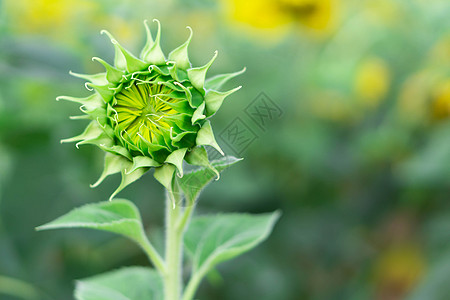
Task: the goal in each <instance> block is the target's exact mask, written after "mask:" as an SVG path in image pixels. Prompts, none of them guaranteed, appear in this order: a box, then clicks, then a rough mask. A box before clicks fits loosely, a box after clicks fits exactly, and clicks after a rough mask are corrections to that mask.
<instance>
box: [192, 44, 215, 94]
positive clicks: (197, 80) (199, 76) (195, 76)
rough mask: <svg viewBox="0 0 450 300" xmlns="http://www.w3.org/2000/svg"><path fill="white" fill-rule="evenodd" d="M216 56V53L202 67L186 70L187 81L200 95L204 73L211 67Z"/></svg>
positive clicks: (203, 85)
mask: <svg viewBox="0 0 450 300" xmlns="http://www.w3.org/2000/svg"><path fill="white" fill-rule="evenodd" d="M217 54H218V52H217V51H216V52H215V53H214V56H213V58H212V59H211V60H210V61H209V62H208V63H207V64H206V65H204V66H203V67H199V68H191V69H188V70H187V75H188V78H189V81H190V82H191V83H192V85H193V86H194V87H195V88H196V89H197V90H199V91H200V92H202V93H204V88H205V78H206V72H208V69H209V68H210V67H211V65H212V63H213V62H214V60H216V57H217Z"/></svg>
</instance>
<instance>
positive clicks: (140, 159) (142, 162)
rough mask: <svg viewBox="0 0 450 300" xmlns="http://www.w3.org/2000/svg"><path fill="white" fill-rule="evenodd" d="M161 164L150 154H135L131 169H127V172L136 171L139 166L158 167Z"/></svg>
mask: <svg viewBox="0 0 450 300" xmlns="http://www.w3.org/2000/svg"><path fill="white" fill-rule="evenodd" d="M159 166H161V164H160V163H159V162H157V161H156V160H154V159H152V158H150V157H148V156H135V157H133V166H132V167H131V168H130V170H127V173H131V172H134V171H135V170H137V169H139V168H152V167H153V168H156V167H159Z"/></svg>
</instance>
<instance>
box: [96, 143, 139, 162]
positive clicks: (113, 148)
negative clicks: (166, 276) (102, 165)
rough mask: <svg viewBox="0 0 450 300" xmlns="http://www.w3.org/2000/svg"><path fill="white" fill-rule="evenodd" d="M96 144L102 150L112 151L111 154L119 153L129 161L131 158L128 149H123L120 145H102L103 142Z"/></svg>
mask: <svg viewBox="0 0 450 300" xmlns="http://www.w3.org/2000/svg"><path fill="white" fill-rule="evenodd" d="M98 146H99V147H100V149H102V150H103V151H106V152H109V153H112V154H116V155H121V156H123V157H126V158H128V159H129V160H130V161H131V160H132V159H133V157H132V156H131V154H130V152H128V150H127V149H125V148H124V147H122V146H118V145H114V146H109V145H104V144H100V145H98Z"/></svg>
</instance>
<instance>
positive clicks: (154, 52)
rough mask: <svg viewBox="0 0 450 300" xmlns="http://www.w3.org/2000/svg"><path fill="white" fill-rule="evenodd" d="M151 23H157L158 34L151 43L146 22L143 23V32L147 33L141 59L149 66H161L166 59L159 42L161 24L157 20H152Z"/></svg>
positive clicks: (150, 35)
mask: <svg viewBox="0 0 450 300" xmlns="http://www.w3.org/2000/svg"><path fill="white" fill-rule="evenodd" d="M153 22H156V23H158V32H157V34H156V38H155V40H154V41H153V39H152V34H151V31H150V28H149V27H148V24H147V21H144V25H145V30H146V32H147V44H146V45H145V46H144V49H143V51H142V54H141V58H142V59H143V60H144V61H146V62H148V63H151V64H155V65H163V64H165V63H166V58H165V56H164V53H163V52H162V50H161V45H160V40H161V23H160V22H159V20H157V19H154V20H153Z"/></svg>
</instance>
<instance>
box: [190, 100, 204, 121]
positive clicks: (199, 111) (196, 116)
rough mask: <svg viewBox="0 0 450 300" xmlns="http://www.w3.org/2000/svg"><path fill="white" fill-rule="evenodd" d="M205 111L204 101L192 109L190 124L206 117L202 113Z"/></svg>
mask: <svg viewBox="0 0 450 300" xmlns="http://www.w3.org/2000/svg"><path fill="white" fill-rule="evenodd" d="M204 113H205V102H203V103H202V104H200V106H199V107H198V108H197V109H196V110H195V111H194V114H193V115H192V119H191V120H192V121H191V122H192V125H194V124H195V123H196V122H197V121H198V120H203V119H205V118H206V116H205V115H204Z"/></svg>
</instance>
